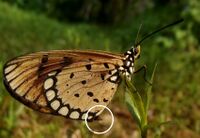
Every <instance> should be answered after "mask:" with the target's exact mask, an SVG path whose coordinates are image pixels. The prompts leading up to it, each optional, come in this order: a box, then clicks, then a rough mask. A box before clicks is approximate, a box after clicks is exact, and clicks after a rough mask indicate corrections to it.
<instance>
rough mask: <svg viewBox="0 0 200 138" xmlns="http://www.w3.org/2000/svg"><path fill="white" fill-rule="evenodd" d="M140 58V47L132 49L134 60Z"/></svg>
mask: <svg viewBox="0 0 200 138" xmlns="http://www.w3.org/2000/svg"><path fill="white" fill-rule="evenodd" d="M139 57H140V45H138V46H137V47H136V48H134V58H135V59H138V58H139Z"/></svg>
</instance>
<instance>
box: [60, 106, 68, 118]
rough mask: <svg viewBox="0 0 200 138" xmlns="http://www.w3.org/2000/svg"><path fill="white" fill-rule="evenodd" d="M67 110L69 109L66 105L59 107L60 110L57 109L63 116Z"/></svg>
mask: <svg viewBox="0 0 200 138" xmlns="http://www.w3.org/2000/svg"><path fill="white" fill-rule="evenodd" d="M68 112H69V109H68V108H67V107H66V106H64V107H62V108H60V110H59V111H58V113H59V114H61V115H63V116H66V115H67V114H68Z"/></svg>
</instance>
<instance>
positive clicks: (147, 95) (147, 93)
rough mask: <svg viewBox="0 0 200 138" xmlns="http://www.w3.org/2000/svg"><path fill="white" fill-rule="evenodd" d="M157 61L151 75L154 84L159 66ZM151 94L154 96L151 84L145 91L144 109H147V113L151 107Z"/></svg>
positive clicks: (151, 81)
mask: <svg viewBox="0 0 200 138" xmlns="http://www.w3.org/2000/svg"><path fill="white" fill-rule="evenodd" d="M157 65H158V64H157V63H156V64H155V67H154V69H153V73H152V75H151V79H150V83H151V84H153V80H154V76H155V71H156V68H157ZM151 96H152V85H149V87H148V88H147V90H146V91H145V93H144V99H143V101H144V109H145V113H146V114H147V112H148V109H149V104H150V100H151Z"/></svg>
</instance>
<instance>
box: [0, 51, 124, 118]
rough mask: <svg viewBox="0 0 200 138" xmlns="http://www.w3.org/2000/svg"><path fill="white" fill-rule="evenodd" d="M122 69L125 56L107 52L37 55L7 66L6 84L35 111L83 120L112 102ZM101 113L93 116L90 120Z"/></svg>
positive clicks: (9, 63) (9, 89)
mask: <svg viewBox="0 0 200 138" xmlns="http://www.w3.org/2000/svg"><path fill="white" fill-rule="evenodd" d="M122 65H123V56H122V55H115V54H111V53H106V52H94V51H78V50H77V51H76V50H73V51H71V50H57V51H49V52H38V53H33V54H28V55H25V56H21V57H18V58H15V59H12V60H10V61H9V62H7V63H6V64H5V66H4V84H5V86H6V88H7V89H8V91H9V92H10V94H11V95H12V96H13V97H15V98H16V99H17V100H19V101H20V102H22V103H24V104H25V105H27V106H28V107H30V108H32V109H35V110H38V111H40V112H43V113H51V114H55V115H61V116H65V117H67V118H71V119H78V120H83V119H85V115H86V112H87V111H88V109H89V108H91V107H92V106H94V105H97V104H101V105H105V106H106V105H108V103H109V102H110V101H111V99H112V97H113V95H114V93H115V92H116V89H117V87H118V84H119V73H118V71H117V68H118V67H119V66H122ZM98 112H100V109H96V110H95V111H93V112H90V113H89V117H88V119H93V118H95V117H96V116H97V113H98Z"/></svg>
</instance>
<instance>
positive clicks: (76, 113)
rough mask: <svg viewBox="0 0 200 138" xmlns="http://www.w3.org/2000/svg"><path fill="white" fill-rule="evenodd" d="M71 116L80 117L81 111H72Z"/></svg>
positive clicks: (73, 117)
mask: <svg viewBox="0 0 200 138" xmlns="http://www.w3.org/2000/svg"><path fill="white" fill-rule="evenodd" d="M69 117H70V118H72V119H78V118H79V112H77V111H73V112H71V114H70V115H69Z"/></svg>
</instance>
